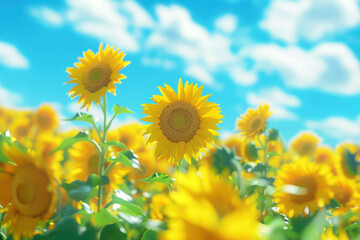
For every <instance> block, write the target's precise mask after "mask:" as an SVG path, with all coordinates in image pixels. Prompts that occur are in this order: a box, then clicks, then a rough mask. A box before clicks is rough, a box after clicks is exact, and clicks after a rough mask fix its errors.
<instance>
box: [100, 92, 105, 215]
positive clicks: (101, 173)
mask: <svg viewBox="0 0 360 240" xmlns="http://www.w3.org/2000/svg"><path fill="white" fill-rule="evenodd" d="M103 99H104V104H101V103H100V106H101V109H102V111H103V114H104V124H103V126H104V127H103V136H102V137H101V138H100V140H101V144H100V146H101V151H100V161H99V176H103V175H104V168H105V157H106V152H107V146H105V143H106V134H107V129H106V96H105V97H104V98H103ZM103 192H104V186H102V185H101V186H99V191H98V212H99V211H100V210H101V205H102V197H103Z"/></svg>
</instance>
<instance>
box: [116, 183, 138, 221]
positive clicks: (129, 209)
mask: <svg viewBox="0 0 360 240" xmlns="http://www.w3.org/2000/svg"><path fill="white" fill-rule="evenodd" d="M112 203H117V204H120V205H121V206H122V208H123V207H125V209H123V210H124V211H126V213H129V214H132V215H133V216H138V215H143V211H142V209H141V208H140V207H139V206H138V205H136V204H135V203H134V202H133V198H132V197H131V196H130V195H128V194H126V193H125V192H123V191H121V190H120V189H116V190H115V195H113V196H112ZM120 211H122V209H120Z"/></svg>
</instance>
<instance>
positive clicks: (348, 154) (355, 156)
mask: <svg viewBox="0 0 360 240" xmlns="http://www.w3.org/2000/svg"><path fill="white" fill-rule="evenodd" d="M336 152H337V153H338V154H339V158H337V161H336V169H337V171H338V172H340V173H342V174H344V175H345V176H346V177H348V178H355V177H356V176H357V174H358V173H359V166H360V147H359V146H358V145H356V144H354V143H350V142H346V143H341V144H339V145H338V146H337V147H336Z"/></svg>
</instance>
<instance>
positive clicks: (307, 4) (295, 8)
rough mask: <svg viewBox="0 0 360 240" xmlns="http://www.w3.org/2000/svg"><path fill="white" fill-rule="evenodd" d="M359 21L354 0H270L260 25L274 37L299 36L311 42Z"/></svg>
mask: <svg viewBox="0 0 360 240" xmlns="http://www.w3.org/2000/svg"><path fill="white" fill-rule="evenodd" d="M359 22H360V10H359V5H358V2H357V1H356V0H299V1H292V0H273V1H272V2H271V4H270V6H269V8H268V9H267V10H266V11H265V19H264V20H263V21H261V22H260V27H261V28H263V29H265V30H266V31H268V32H269V33H270V34H271V35H272V36H273V37H274V38H277V39H281V40H284V41H287V42H296V41H298V40H299V39H300V38H304V39H307V40H309V41H315V40H318V39H320V38H322V37H323V36H325V35H326V34H333V33H336V32H341V31H344V30H346V29H349V28H352V27H354V26H356V25H358V24H359Z"/></svg>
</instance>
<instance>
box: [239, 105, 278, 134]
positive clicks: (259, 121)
mask: <svg viewBox="0 0 360 240" xmlns="http://www.w3.org/2000/svg"><path fill="white" fill-rule="evenodd" d="M269 109H270V106H269V105H267V104H263V105H260V106H259V108H258V109H256V110H254V109H252V108H250V109H248V111H247V112H246V113H245V114H243V115H241V118H240V119H238V120H237V123H236V125H237V130H240V131H241V132H240V134H241V135H243V136H244V137H245V138H246V139H255V137H256V136H258V135H260V134H261V133H262V132H263V131H265V128H266V121H267V119H268V118H269V117H270V116H271V114H272V112H270V110H269Z"/></svg>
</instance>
